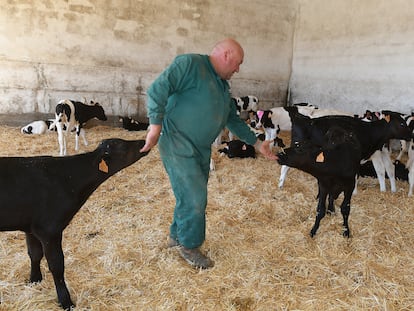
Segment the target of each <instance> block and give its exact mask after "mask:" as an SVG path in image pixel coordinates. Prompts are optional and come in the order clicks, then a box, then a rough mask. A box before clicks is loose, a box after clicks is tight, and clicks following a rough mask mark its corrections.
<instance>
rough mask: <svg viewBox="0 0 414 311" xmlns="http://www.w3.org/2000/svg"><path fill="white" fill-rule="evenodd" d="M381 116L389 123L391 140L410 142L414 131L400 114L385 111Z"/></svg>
mask: <svg viewBox="0 0 414 311" xmlns="http://www.w3.org/2000/svg"><path fill="white" fill-rule="evenodd" d="M381 114H382V116H383V119H385V121H387V122H388V124H389V129H390V135H389V136H390V137H389V138H390V139H391V138H395V139H404V140H410V139H411V137H412V131H411V129H410V128H409V127H408V125H407V123H406V121H405V120H404V118H403V117H402V116H401V114H400V113H398V112H394V111H389V110H383V111H381Z"/></svg>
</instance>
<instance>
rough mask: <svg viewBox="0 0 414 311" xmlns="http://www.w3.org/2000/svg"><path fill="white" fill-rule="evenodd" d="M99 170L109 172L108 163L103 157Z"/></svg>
mask: <svg viewBox="0 0 414 311" xmlns="http://www.w3.org/2000/svg"><path fill="white" fill-rule="evenodd" d="M99 170H100V171H102V172H104V173H108V165H107V164H106V162H105V160H104V159H102V160H101V162H99Z"/></svg>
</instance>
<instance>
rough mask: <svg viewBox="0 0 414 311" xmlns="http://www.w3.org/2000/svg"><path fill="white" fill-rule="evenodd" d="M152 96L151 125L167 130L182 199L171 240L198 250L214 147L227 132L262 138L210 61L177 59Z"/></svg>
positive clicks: (165, 145) (171, 169)
mask: <svg viewBox="0 0 414 311" xmlns="http://www.w3.org/2000/svg"><path fill="white" fill-rule="evenodd" d="M147 96H148V102H147V108H148V117H149V120H150V124H162V132H161V136H160V138H159V142H158V148H159V151H160V156H161V159H162V161H163V164H164V167H165V169H166V171H167V173H168V176H169V178H170V182H171V186H172V190H173V192H174V195H175V198H176V205H175V210H174V217H173V221H172V224H171V227H170V237H171V238H173V239H176V240H177V241H178V242H179V243H180V244H181V245H183V246H184V247H186V248H196V247H199V246H201V244H202V243H203V242H204V240H205V224H206V221H205V210H206V206H207V183H208V177H209V171H210V156H211V144H212V143H213V142H214V140H215V138H216V137H217V136H218V134H219V133H220V131H221V130H222V129H223V128H224V127H227V128H228V129H229V130H230V131H231V132H232V133H234V134H235V135H237V136H238V137H239V138H240V139H241V140H243V141H245V142H246V143H248V144H251V145H253V144H254V143H255V142H256V136H255V134H254V133H253V132H252V131H250V129H249V127H248V126H247V125H246V124H245V123H244V122H243V121H242V120H241V119H240V117H239V116H238V115H237V113H236V108H235V107H234V105H233V104H231V96H230V92H229V84H228V82H227V81H226V80H223V79H221V78H220V77H219V76H218V75H217V73H216V72H215V70H214V68H213V66H212V64H211V63H210V60H209V57H208V55H199V54H185V55H180V56H177V57H176V58H175V60H174V61H173V63H172V64H171V65H170V66H169V67H168V68H166V69H165V71H164V72H163V73H161V75H160V76H159V77H158V78H157V79H156V80H155V81H154V82H153V83H152V85H151V86H150V87H149V89H148V91H147Z"/></svg>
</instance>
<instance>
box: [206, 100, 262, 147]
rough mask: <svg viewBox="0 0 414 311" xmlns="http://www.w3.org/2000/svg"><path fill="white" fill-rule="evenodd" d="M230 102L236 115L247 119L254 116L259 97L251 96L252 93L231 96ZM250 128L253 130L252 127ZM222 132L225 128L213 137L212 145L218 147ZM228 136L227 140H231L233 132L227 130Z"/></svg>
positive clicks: (220, 142)
mask: <svg viewBox="0 0 414 311" xmlns="http://www.w3.org/2000/svg"><path fill="white" fill-rule="evenodd" d="M231 102H232V104H233V105H234V106H235V107H236V110H237V115H238V116H239V117H240V118H241V119H243V120H245V121H247V120H248V119H250V118H254V117H255V113H256V111H257V108H258V103H259V99H258V98H257V97H256V96H253V95H247V96H243V97H236V96H233V97H232V98H231ZM249 123H250V122H249ZM252 130H253V131H254V129H253V128H252ZM224 133H225V129H223V130H222V131H221V132H220V134H219V135H218V136H217V138H216V139H215V141H214V143H213V145H214V146H216V147H218V146H219V145H221V144H222V138H223V136H224ZM228 138H229V140H233V138H234V136H233V133H231V132H230V131H229V132H228Z"/></svg>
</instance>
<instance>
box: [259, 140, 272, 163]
mask: <svg viewBox="0 0 414 311" xmlns="http://www.w3.org/2000/svg"><path fill="white" fill-rule="evenodd" d="M270 143H272V141H271V140H265V141H264V142H261V141H259V140H258V141H257V142H256V144H255V145H258V149H259V151H260V153H261V154H263V155H264V156H265V157H266V159H269V160H273V161H276V160H277V155H275V154H274V153H272V151H271V150H270Z"/></svg>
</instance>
